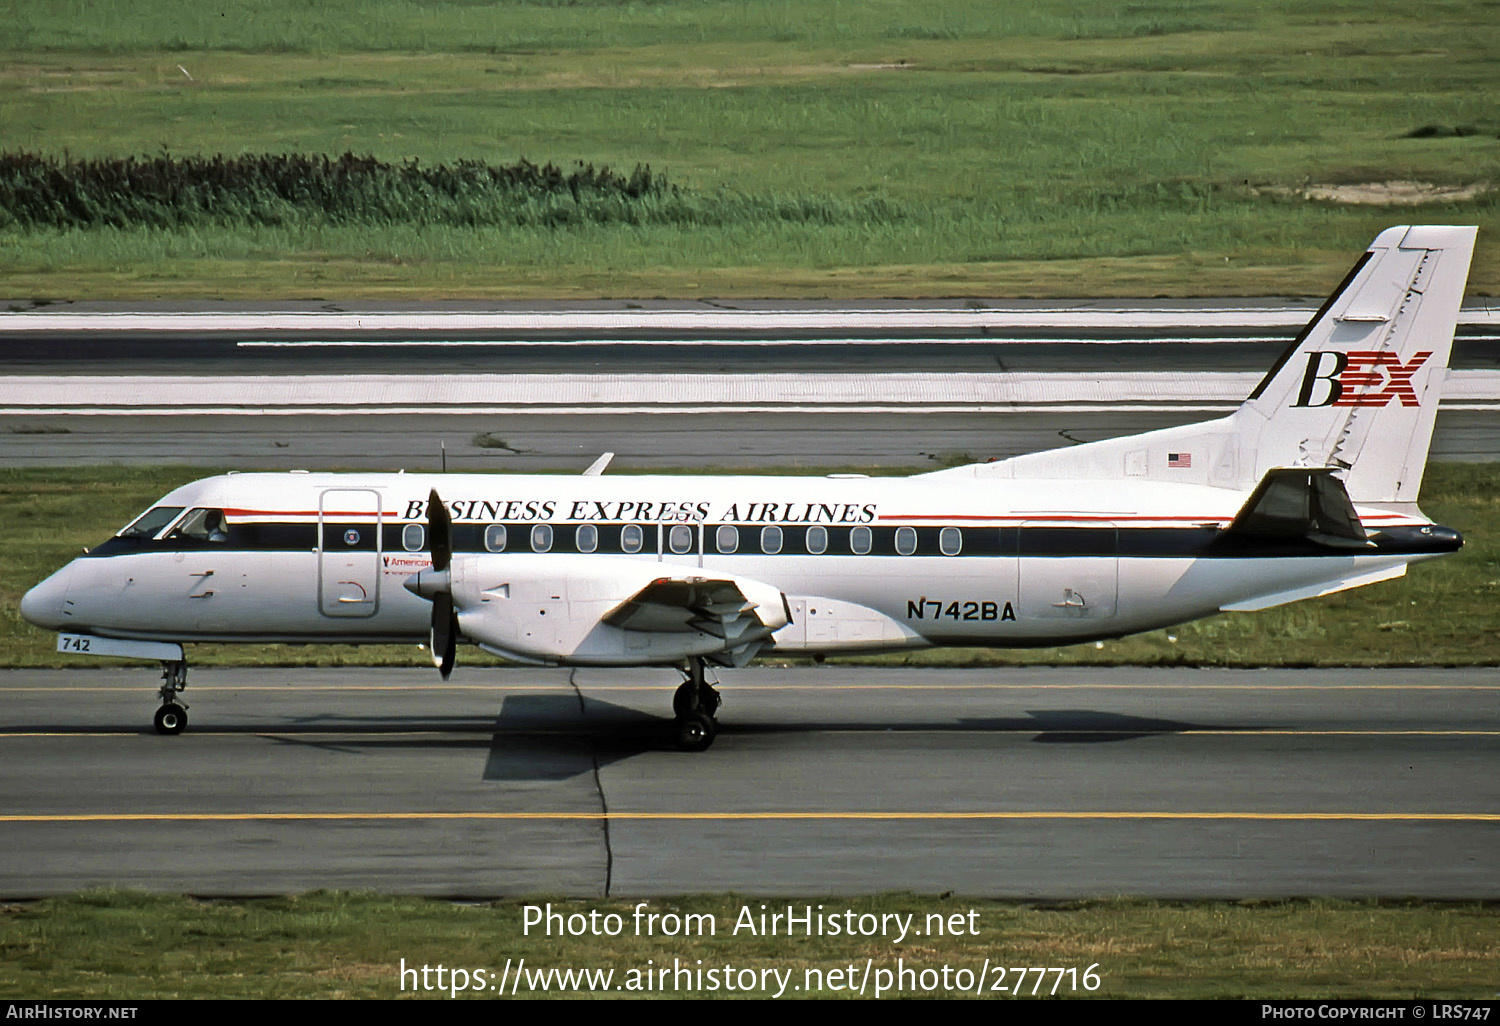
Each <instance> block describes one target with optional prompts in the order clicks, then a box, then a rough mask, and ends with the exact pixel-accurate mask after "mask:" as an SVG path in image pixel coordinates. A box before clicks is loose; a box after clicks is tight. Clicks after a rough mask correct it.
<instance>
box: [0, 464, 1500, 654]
mask: <svg viewBox="0 0 1500 1026" xmlns="http://www.w3.org/2000/svg"><path fill="white" fill-rule="evenodd" d="M788 472H790V473H798V472H805V471H797V470H791V471H788ZM877 472H878V471H877ZM884 472H886V473H889V472H890V471H889V470H886V471H884ZM210 473H212V471H209V470H204V469H202V468H183V467H171V468H162V467H142V468H130V467H76V468H59V469H6V470H0V522H3V523H5V524H6V525H7V530H6V531H5V533H4V534H3V535H0V666H98V665H101V663H100V661H99V660H97V659H89V658H85V657H82V656H76V655H66V654H60V653H57V652H54V651H53V645H54V643H55V636H54V635H52V634H50V633H47V632H44V631H41V630H38V629H37V628H34V627H32V626H31V625H30V624H27V623H25V622H24V621H23V620H22V619H21V616H20V608H19V607H20V600H21V595H22V594H23V593H24V592H25V590H26V589H27V588H29V587H30V586H31V585H33V584H35V583H36V582H37V581H40V580H41V579H42V578H43V577H45V576H46V575H47V574H49V573H51V572H52V571H54V570H56V569H57V568H58V567H60V566H62V565H63V564H64V563H66V562H67V561H68V560H69V559H70V558H72V556H73V555H74V554H76V553H78V552H79V551H80V550H81V549H82V548H83V547H84V546H86V545H97V544H99V543H100V542H101V541H103V540H104V539H105V538H107V537H109V536H110V535H111V534H113V533H114V532H115V531H116V530H118V529H119V528H120V527H122V526H123V525H125V524H126V523H128V522H129V521H130V520H131V519H132V518H133V517H134V516H136V515H137V514H138V513H140V512H141V511H142V510H144V509H146V508H148V507H149V506H150V504H151V503H152V502H153V500H155V499H156V498H158V497H159V496H161V495H163V494H165V493H166V492H168V491H169V490H171V489H172V488H175V487H177V486H178V485H181V484H184V483H186V482H188V481H191V480H195V479H197V478H200V477H204V476H207V475H208V474H210ZM1422 495H1423V498H1422V506H1423V509H1424V511H1425V512H1426V513H1427V514H1428V515H1429V516H1431V517H1433V518H1434V519H1435V520H1437V521H1438V522H1439V523H1442V524H1445V525H1447V526H1450V527H1454V528H1457V529H1458V530H1459V531H1460V532H1462V533H1463V534H1464V537H1465V545H1464V548H1463V549H1462V550H1461V551H1460V552H1459V553H1457V554H1455V555H1453V556H1450V557H1447V558H1444V559H1440V560H1436V561H1433V562H1430V563H1424V564H1419V565H1417V566H1414V567H1412V568H1411V570H1410V571H1409V573H1408V574H1407V576H1406V577H1404V578H1402V579H1401V580H1398V581H1389V582H1385V583H1382V584H1378V585H1374V586H1371V587H1368V588H1359V589H1355V590H1353V591H1349V592H1344V593H1342V594H1339V595H1333V596H1330V597H1328V598H1325V599H1318V600H1312V601H1307V602H1300V603H1295V604H1293V605H1289V606H1283V607H1281V608H1278V609H1271V610H1267V611H1264V612H1260V613H1226V614H1221V615H1218V616H1214V617H1210V618H1208V619H1206V620H1199V621H1196V622H1194V623H1189V624H1183V625H1182V626H1180V627H1176V628H1172V629H1171V630H1166V631H1152V632H1150V633H1146V634H1139V635H1135V636H1133V637H1130V638H1124V639H1120V640H1117V641H1108V642H1104V643H1103V644H1102V646H1099V647H1095V646H1094V645H1075V646H1071V647H1067V648H1046V649H931V650H926V651H920V652H912V653H903V654H892V655H884V656H870V657H864V658H860V659H841V660H835V661H836V662H851V663H873V664H877V665H939V666H944V665H958V666H971V665H972V666H1011V665H1035V664H1046V665H1126V664H1129V665H1135V664H1140V665H1151V666H1179V665H1181V666H1224V667H1253V666H1475V665H1479V666H1492V665H1497V664H1500V638H1497V636H1496V634H1495V630H1494V623H1495V614H1494V611H1495V607H1496V605H1497V603H1500V541H1497V539H1500V464H1435V465H1433V466H1430V467H1428V470H1427V475H1426V479H1425V481H1424V484H1423V492H1422ZM189 659H190V661H191V662H192V663H193V664H194V665H199V666H247V665H248V666H255V665H269V666H349V665H354V666H363V665H393V666H424V665H426V664H427V654H426V653H425V652H422V651H419V650H418V649H417V648H416V647H415V646H393V645H371V646H363V647H355V646H348V645H345V646H337V645H336V646H326V645H315V646H289V645H193V646H190V651H189ZM463 661H464V662H465V664H469V665H495V663H496V661H495V660H493V659H492V658H490V657H488V656H485V655H483V654H482V653H479V652H477V651H472V650H466V651H465V652H464V654H463Z"/></svg>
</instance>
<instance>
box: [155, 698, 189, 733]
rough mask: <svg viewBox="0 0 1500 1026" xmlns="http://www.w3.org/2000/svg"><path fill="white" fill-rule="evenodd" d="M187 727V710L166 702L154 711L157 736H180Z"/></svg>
mask: <svg viewBox="0 0 1500 1026" xmlns="http://www.w3.org/2000/svg"><path fill="white" fill-rule="evenodd" d="M186 726H187V710H186V709H184V708H183V707H182V706H180V705H177V704H176V703H175V702H168V703H167V704H166V705H164V706H162V707H161V708H160V709H158V710H156V732H157V733H158V734H181V733H182V731H183V728H185V727H186Z"/></svg>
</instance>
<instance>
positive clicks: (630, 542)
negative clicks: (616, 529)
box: [620, 524, 646, 552]
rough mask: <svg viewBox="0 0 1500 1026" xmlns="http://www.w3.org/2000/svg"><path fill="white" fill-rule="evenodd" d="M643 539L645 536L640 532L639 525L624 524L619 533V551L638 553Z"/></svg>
mask: <svg viewBox="0 0 1500 1026" xmlns="http://www.w3.org/2000/svg"><path fill="white" fill-rule="evenodd" d="M645 539H646V535H645V533H644V532H643V531H642V530H641V525H640V524H626V525H625V527H624V529H622V530H621V531H620V551H621V552H639V551H641V544H642V543H643V542H644V541H645Z"/></svg>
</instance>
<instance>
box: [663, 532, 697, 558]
mask: <svg viewBox="0 0 1500 1026" xmlns="http://www.w3.org/2000/svg"><path fill="white" fill-rule="evenodd" d="M667 544H668V545H669V546H671V548H672V551H673V552H675V553H676V554H677V555H679V556H680V555H682V554H683V553H686V552H691V551H692V550H693V529H692V528H691V527H688V526H687V525H686V524H678V525H677V526H676V527H674V528H672V530H671V531H670V532H669V533H668V534H667Z"/></svg>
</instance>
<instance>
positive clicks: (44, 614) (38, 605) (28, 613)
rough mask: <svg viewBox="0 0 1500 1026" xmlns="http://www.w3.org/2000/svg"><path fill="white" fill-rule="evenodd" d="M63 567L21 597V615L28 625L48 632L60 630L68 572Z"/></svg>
mask: <svg viewBox="0 0 1500 1026" xmlns="http://www.w3.org/2000/svg"><path fill="white" fill-rule="evenodd" d="M70 569H71V566H65V567H63V568H62V569H61V570H59V571H58V572H57V573H55V574H53V575H52V576H51V577H49V578H47V579H46V580H45V581H43V582H42V583H41V584H38V585H37V586H36V587H35V588H32V589H31V590H30V591H28V592H27V593H26V594H25V595H23V596H21V615H22V616H23V617H25V618H26V621H27V622H28V623H32V624H35V625H36V626H38V627H41V628H44V629H46V630H49V631H59V630H62V626H63V622H62V611H63V600H64V599H66V598H67V596H68V571H69V570H70Z"/></svg>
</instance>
